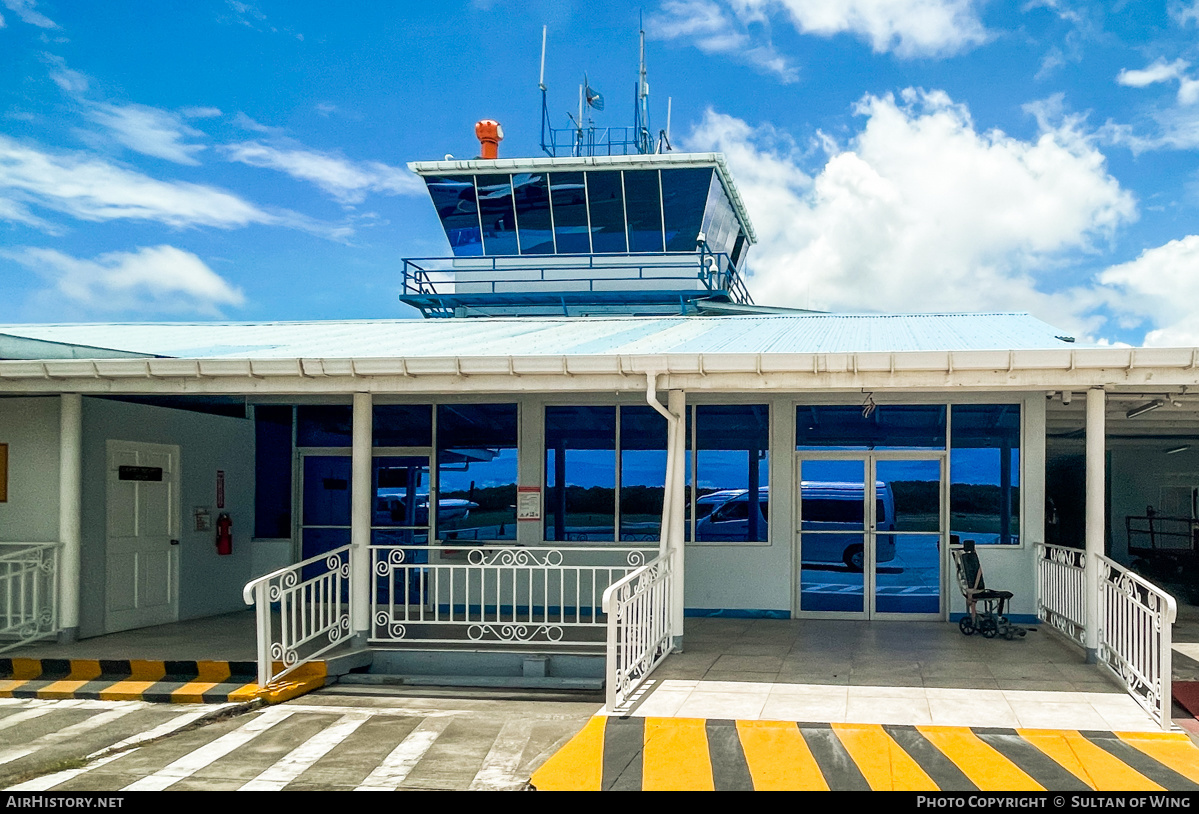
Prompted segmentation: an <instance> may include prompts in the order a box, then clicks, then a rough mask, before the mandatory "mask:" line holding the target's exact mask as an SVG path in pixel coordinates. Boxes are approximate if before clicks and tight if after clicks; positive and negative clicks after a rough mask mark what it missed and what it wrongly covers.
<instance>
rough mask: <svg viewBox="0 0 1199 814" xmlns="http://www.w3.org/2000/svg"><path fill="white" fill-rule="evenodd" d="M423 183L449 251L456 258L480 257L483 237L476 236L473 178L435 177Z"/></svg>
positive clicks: (476, 205) (477, 223) (480, 234)
mask: <svg viewBox="0 0 1199 814" xmlns="http://www.w3.org/2000/svg"><path fill="white" fill-rule="evenodd" d="M425 183H426V184H427V185H428V187H429V196H430V197H431V198H432V199H433V206H434V207H436V209H437V217H438V218H439V219H440V220H441V225H442V228H444V229H445V236H446V239H447V240H449V242H450V250H451V251H452V252H453V253H454V255H455V256H457V257H474V256H478V255H481V254H482V253H483V235H482V233H480V232H479V205H478V202H477V201H476V199H475V179H474V176H472V175H455V176H435V177H430V178H427V179H426V180H425Z"/></svg>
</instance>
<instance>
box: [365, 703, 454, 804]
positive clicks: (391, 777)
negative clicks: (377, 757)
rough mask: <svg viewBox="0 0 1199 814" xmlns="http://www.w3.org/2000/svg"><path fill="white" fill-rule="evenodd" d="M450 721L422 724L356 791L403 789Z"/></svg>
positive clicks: (440, 720)
mask: <svg viewBox="0 0 1199 814" xmlns="http://www.w3.org/2000/svg"><path fill="white" fill-rule="evenodd" d="M450 721H451V719H450V718H426V719H425V720H423V721H421V722H420V724H418V725H417V727H416V729H414V730H412V731H411V732H410V733H408V737H406V738H404V740H403V741H402V742H401V743H400V745H399V746H397V747H396V748H395V749H393V750H392V752H391V754H390V755H388V756H387V757H386V758H384V760H383V762H382V763H380V764H379V766H378V768H376V769H375V770H374V771H373V772H371V773H370V774H369V775H368V776H367V778H366V779H365V780H363V781H362V783H361V784H359V786H358V788H356V789H354V791H394V790H395V789H397V788H399V787H400V784H401V783H403V782H404V778H406V777H407V776H408V775H409V773H411V772H412V770H413V769H414V768H415V767H416V764H417V763H419V762H420V759H421V758H422V757H424V756H425V753H426V752H428V751H429V748H430V747H431V746H433V744H434V743H435V742H436V741H437V738H438V736H439V735H441V733H442V732H444V731H445V728H446V727H447V726H449V725H450Z"/></svg>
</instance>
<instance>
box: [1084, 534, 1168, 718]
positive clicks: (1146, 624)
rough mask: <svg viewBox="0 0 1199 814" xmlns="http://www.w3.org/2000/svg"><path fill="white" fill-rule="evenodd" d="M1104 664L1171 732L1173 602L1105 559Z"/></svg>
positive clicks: (1101, 628) (1102, 592)
mask: <svg viewBox="0 0 1199 814" xmlns="http://www.w3.org/2000/svg"><path fill="white" fill-rule="evenodd" d="M1098 559H1099V562H1100V563H1101V564H1102V565H1103V567H1104V568H1105V569H1106V573H1105V572H1101V573H1100V579H1099V637H1098V639H1099V653H1098V655H1099V663H1100V664H1102V665H1103V666H1104V667H1106V668H1107V669H1108V670H1109V671H1110V672H1111V673H1112V675H1114V676H1115V677H1116V679H1117V680H1119V681H1120V683H1122V684H1123V685H1124V687H1125V689H1126V690H1128V693H1129V694H1130V695H1131V696H1132V697H1133V698H1134V699H1135V700H1136V701H1137V703H1139V704H1140V705H1141V706H1142V707H1144V708H1145V710H1146V711H1147V712H1149V714H1150V715H1152V716H1153V717H1154V719H1155V720H1156V721H1157V722H1158V724H1159V725H1161V727H1162V729H1166V730H1168V729H1169V728H1170V705H1171V703H1172V692H1171V683H1172V652H1171V648H1172V641H1171V629H1170V626H1171V625H1172V624H1173V623H1174V621H1175V619H1177V618H1178V603H1177V602H1176V601H1175V599H1174V597H1173V596H1171V595H1170V594H1168V593H1166V592H1165V591H1163V590H1162V589H1161V588H1159V587H1157V586H1156V585H1154V584H1153V583H1152V582H1149V580H1147V579H1145V578H1143V577H1141V576H1140V575H1138V574H1135V573H1133V572H1132V571H1130V570H1128V569H1127V568H1125V567H1124V566H1123V565H1121V564H1120V563H1118V562H1116V561H1115V560H1112V559H1109V558H1108V557H1104V556H1100V557H1099V558H1098Z"/></svg>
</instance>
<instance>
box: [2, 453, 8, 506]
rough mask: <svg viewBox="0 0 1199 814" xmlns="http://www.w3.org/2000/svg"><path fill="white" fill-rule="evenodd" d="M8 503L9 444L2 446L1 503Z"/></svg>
mask: <svg viewBox="0 0 1199 814" xmlns="http://www.w3.org/2000/svg"><path fill="white" fill-rule="evenodd" d="M7 502H8V444H0V503H7Z"/></svg>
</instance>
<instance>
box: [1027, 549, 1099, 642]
mask: <svg viewBox="0 0 1199 814" xmlns="http://www.w3.org/2000/svg"><path fill="white" fill-rule="evenodd" d="M1085 562H1086V552H1085V551H1083V550H1082V549H1078V548H1067V547H1065V546H1058V545H1047V544H1044V543H1039V544H1038V545H1037V617H1038V618H1039V619H1040V620H1041V621H1042V622H1044V623H1045V624H1047V625H1050V626H1052V627H1054V628H1057V630H1059V631H1060V632H1061V633H1062V634H1064V635H1065V636H1066V637H1068V638H1069V639H1070V640H1071V641H1073V642H1074V643H1076V644H1077V645H1079V646H1080V647H1084V646H1085V639H1084V635H1085V634H1084V630H1085V628H1086V619H1087V611H1086V608H1087V599H1086V571H1085V569H1084V568H1083V565H1084V564H1085Z"/></svg>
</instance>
